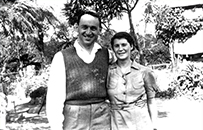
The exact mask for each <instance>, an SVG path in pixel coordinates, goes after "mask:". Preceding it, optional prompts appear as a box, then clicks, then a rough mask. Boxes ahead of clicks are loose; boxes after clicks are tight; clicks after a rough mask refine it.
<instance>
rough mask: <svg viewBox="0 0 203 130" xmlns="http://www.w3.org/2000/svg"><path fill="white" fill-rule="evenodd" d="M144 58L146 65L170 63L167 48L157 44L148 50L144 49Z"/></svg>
mask: <svg viewBox="0 0 203 130" xmlns="http://www.w3.org/2000/svg"><path fill="white" fill-rule="evenodd" d="M143 52H144V57H145V59H146V63H147V64H148V65H154V64H162V63H169V62H170V53H169V49H168V47H166V46H165V45H163V44H161V43H158V44H157V45H154V46H153V47H152V48H150V49H144V50H143Z"/></svg>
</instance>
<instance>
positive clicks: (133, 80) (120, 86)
mask: <svg viewBox="0 0 203 130" xmlns="http://www.w3.org/2000/svg"><path fill="white" fill-rule="evenodd" d="M155 80H156V79H155V77H154V76H153V74H152V71H151V70H150V69H148V68H146V67H144V66H142V65H140V64H138V63H136V62H132V64H131V68H130V70H128V71H127V72H126V73H122V71H121V68H120V67H119V66H118V65H117V64H116V63H115V64H113V65H111V66H110V67H109V75H108V94H109V98H110V100H111V104H114V105H116V104H117V105H120V104H130V103H135V102H137V101H138V100H139V101H144V100H146V99H147V97H148V98H154V96H155V91H154V90H155V89H156V88H157V85H156V81H155Z"/></svg>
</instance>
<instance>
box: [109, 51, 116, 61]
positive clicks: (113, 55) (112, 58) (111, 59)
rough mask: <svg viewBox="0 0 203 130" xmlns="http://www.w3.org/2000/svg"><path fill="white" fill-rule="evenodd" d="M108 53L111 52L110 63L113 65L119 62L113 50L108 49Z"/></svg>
mask: <svg viewBox="0 0 203 130" xmlns="http://www.w3.org/2000/svg"><path fill="white" fill-rule="evenodd" d="M108 52H109V63H110V64H112V63H114V62H115V61H116V60H117V58H116V56H115V54H114V52H113V51H112V50H110V49H108Z"/></svg>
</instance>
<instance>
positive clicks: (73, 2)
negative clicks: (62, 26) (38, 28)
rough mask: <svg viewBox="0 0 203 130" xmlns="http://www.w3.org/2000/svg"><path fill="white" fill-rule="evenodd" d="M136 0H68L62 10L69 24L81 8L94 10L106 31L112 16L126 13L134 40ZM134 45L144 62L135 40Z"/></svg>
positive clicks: (74, 20)
mask: <svg viewBox="0 0 203 130" xmlns="http://www.w3.org/2000/svg"><path fill="white" fill-rule="evenodd" d="M138 1H139V0H108V1H107V0H69V1H68V2H67V3H66V4H65V8H64V9H63V10H64V14H65V16H66V17H67V20H68V21H69V23H70V25H75V23H76V22H77V19H78V16H79V14H80V13H81V11H82V10H94V11H96V12H97V13H98V14H99V15H100V17H101V19H102V24H103V26H104V27H105V28H106V29H107V31H108V30H109V22H110V21H111V20H112V19H113V18H121V17H122V16H123V13H127V15H128V19H129V25H130V34H131V35H132V36H133V38H134V40H136V39H137V38H136V33H135V29H134V25H133V21H132V11H133V9H134V8H135V7H136V5H137V3H138ZM135 47H136V49H137V50H138V51H139V53H140V62H141V64H144V63H143V61H144V59H143V58H144V57H143V55H142V50H141V49H140V47H139V45H138V43H136V42H135Z"/></svg>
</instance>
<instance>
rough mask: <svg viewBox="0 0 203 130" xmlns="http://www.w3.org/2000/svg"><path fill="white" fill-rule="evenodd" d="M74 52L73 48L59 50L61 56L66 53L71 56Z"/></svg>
mask: <svg viewBox="0 0 203 130" xmlns="http://www.w3.org/2000/svg"><path fill="white" fill-rule="evenodd" d="M74 50H75V48H74V46H69V47H67V48H65V49H63V50H61V51H60V52H61V53H62V54H67V53H69V54H72V53H73V52H74Z"/></svg>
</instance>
